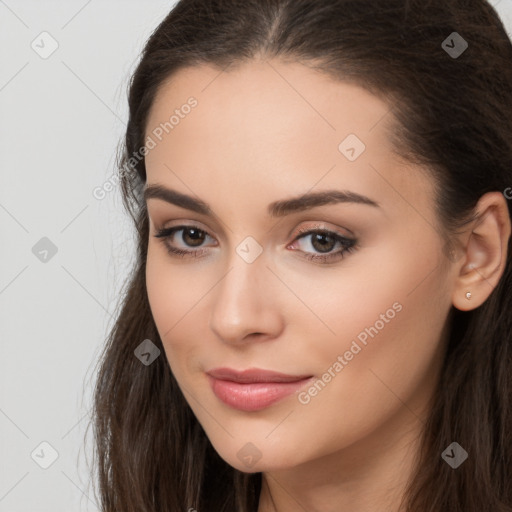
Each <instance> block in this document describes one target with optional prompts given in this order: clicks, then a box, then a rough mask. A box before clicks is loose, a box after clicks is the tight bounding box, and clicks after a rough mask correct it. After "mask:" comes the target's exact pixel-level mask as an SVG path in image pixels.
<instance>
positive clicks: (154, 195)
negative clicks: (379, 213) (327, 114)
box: [144, 185, 380, 217]
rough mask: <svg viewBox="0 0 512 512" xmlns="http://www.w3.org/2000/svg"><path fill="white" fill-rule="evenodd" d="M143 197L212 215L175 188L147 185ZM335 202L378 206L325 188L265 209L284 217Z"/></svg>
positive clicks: (200, 204)
mask: <svg viewBox="0 0 512 512" xmlns="http://www.w3.org/2000/svg"><path fill="white" fill-rule="evenodd" d="M144 199H145V201H146V202H147V201H148V199H161V200H163V201H166V202H167V203H171V204H174V205H176V206H180V207H181V208H186V209H187V210H192V211H194V212H197V213H200V214H202V215H210V216H213V210H212V209H211V208H210V206H209V205H208V204H207V203H205V202H204V201H202V200H201V199H196V198H194V197H192V196H188V195H186V194H182V193H181V192H178V191H176V190H172V189H169V188H165V187H163V186H162V185H147V186H146V187H145V189H144ZM336 203H357V204H366V205H369V206H373V207H377V208H379V207H380V205H379V203H377V202H376V201H374V200H373V199H370V198H369V197H366V196H363V195H361V194H357V193H356V192H351V191H350V190H325V191H322V192H313V193H306V194H303V195H300V196H297V197H293V198H291V199H284V200H280V201H274V202H273V203H270V204H269V205H268V208H267V211H268V214H269V215H270V216H271V217H284V216H285V215H290V214H291V213H294V212H299V211H302V210H309V209H311V208H314V207H316V206H323V205H326V204H336Z"/></svg>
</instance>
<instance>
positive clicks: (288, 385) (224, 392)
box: [208, 375, 312, 411]
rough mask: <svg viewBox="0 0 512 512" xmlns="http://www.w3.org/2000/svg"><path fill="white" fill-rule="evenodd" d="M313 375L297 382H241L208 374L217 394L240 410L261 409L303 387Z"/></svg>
mask: <svg viewBox="0 0 512 512" xmlns="http://www.w3.org/2000/svg"><path fill="white" fill-rule="evenodd" d="M311 379H312V377H308V378H307V379H303V380H298V381H295V382H255V383H251V384H241V383H239V382H233V381H229V380H221V379H215V378H213V377H211V376H210V375H208V380H209V381H210V386H211V388H212V390H213V392H214V394H215V396H216V397H217V398H218V399H219V400H222V402H224V403H225V404H226V405H229V406H231V407H233V408H235V409H239V410H240V411H259V410H261V409H264V408H265V407H268V406H270V405H272V404H274V403H276V402H278V401H279V400H282V399H283V398H286V397H287V396H289V395H291V394H293V393H294V392H296V391H298V390H299V389H301V388H302V387H303V386H304V385H305V384H306V383H307V382H309V381H310V380H311Z"/></svg>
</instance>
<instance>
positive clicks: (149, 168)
mask: <svg viewBox="0 0 512 512" xmlns="http://www.w3.org/2000/svg"><path fill="white" fill-rule="evenodd" d="M129 107H130V118H129V123H128V127H127V131H126V138H125V141H124V145H123V147H122V153H121V154H120V160H119V169H120V171H121V175H120V179H121V186H122V192H123V200H124V204H125V206H126V207H127V210H128V212H129V213H130V214H131V216H132V217H133V219H134V222H135V226H136V228H137V234H138V254H137V261H136V264H135V267H134V270H133V275H131V276H130V279H129V281H128V282H127V288H126V294H125V295H124V296H123V297H122V300H121V302H120V312H119V315H118V319H117V322H116V324H115V326H114V328H113V329H112V331H111V333H110V337H109V340H108V344H107V346H106V348H105V352H104V355H103V357H102V361H101V362H102V366H101V369H100V372H99V376H98V383H97V388H96V394H95V423H94V426H95V439H96V449H97V454H98V472H99V484H100V499H101V503H102V507H103V509H102V510H105V511H108V512H114V511H116V512H117V511H119V512H120V511H122V512H130V511H148V512H149V511H155V512H156V511H158V512H164V511H177V510H189V511H193V510H197V511H199V512H201V511H208V512H218V511H244V512H245V511H247V512H248V511H257V512H276V511H278V512H285V511H292V510H293V511H297V510H304V511H308V512H309V511H322V512H334V511H336V512H339V511H351V512H360V511H367V512H368V511H372V512H373V511H379V512H383V511H386V512H397V511H410V512H412V511H415V512H427V511H428V512H434V511H435V512H457V511H460V512H462V511H464V512H477V511H478V512H481V511H499V512H506V511H508V512H510V511H512V484H511V482H512V478H511V477H512V475H511V469H510V468H511V462H512V437H511V434H510V431H511V427H512V401H511V398H512V377H511V375H512V318H511V315H510V313H511V305H512V304H511V301H512V298H511V292H510V290H511V289H512V288H511V287H512V263H511V252H510V232H511V222H510V215H511V214H510V212H511V206H510V202H509V201H508V199H510V197H511V196H512V194H510V191H511V190H512V189H510V187H511V186H512V138H511V136H510V134H511V132H512V47H511V43H510V40H509V39H508V37H507V34H506V32H505V30H504V27H503V25H502V23H501V22H500V20H499V18H498V16H497V14H496V12H495V11H494V9H493V8H492V7H491V6H490V5H489V4H488V3H487V2H486V1H484V0H471V1H470V0H449V1H446V0H430V1H425V0H377V1H376V0H372V1H371V2H370V1H364V0H323V1H318V0H244V2H239V1H236V0H182V1H180V2H178V4H177V5H176V6H175V7H174V9H173V10H172V11H171V12H170V14H169V15H168V16H167V17H166V19H165V20H164V21H163V22H162V23H161V24H160V25H159V26H158V28H157V29H156V30H155V32H154V33H153V34H152V36H151V37H150V39H149V41H148V42H147V44H146V46H145V48H144V51H143V54H142V58H141V61H140V63H139V65H138V67H137V69H136V70H135V73H134V75H133V78H132V81H131V84H130V91H129ZM507 191H508V192H507Z"/></svg>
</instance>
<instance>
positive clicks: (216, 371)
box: [206, 368, 312, 384]
mask: <svg viewBox="0 0 512 512" xmlns="http://www.w3.org/2000/svg"><path fill="white" fill-rule="evenodd" d="M206 373H207V374H208V375H210V376H212V377H214V378H215V379H221V380H230V381H233V382H240V383H244V384H247V383H254V382H297V381H299V380H304V379H307V378H309V377H312V375H286V374H284V373H279V372H274V371H271V370H263V369H260V368H248V369H247V370H234V369H232V368H213V369H212V370H209V371H207V372H206Z"/></svg>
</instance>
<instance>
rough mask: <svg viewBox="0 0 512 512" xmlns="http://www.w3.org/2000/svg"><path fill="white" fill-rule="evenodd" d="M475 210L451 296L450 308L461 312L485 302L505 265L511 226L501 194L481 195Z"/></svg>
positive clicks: (464, 236)
mask: <svg viewBox="0 0 512 512" xmlns="http://www.w3.org/2000/svg"><path fill="white" fill-rule="evenodd" d="M475 210H476V219H475V220H474V221H473V222H472V223H471V225H470V227H469V229H468V230H467V231H466V232H465V234H464V235H463V240H464V241H465V243H463V244H462V247H463V255H462V258H459V259H458V260H457V264H458V266H457V271H458V275H456V278H455V286H454V288H453V295H452V303H453V305H454V306H455V307H456V308H457V309H460V310H461V311H469V310H472V309H475V308H477V307H478V306H480V305H481V304H483V303H484V302H485V301H486V300H487V298H488V297H489V295H490V294H491V292H492V291H493V290H494V288H495V287H496V285H497V284H498V282H499V280H500V278H501V276H502V275H503V272H504V270H505V266H506V263H507V248H508V241H509V238H510V231H511V222H510V215H509V211H508V206H507V202H506V200H505V198H504V196H503V194H502V193H501V192H488V193H487V194H484V195H483V196H482V197H481V198H480V200H479V201H478V203H477V205H476V207H475ZM468 292H469V293H470V294H471V295H470V298H469V299H468V298H467V297H466V294H467V293H468Z"/></svg>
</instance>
